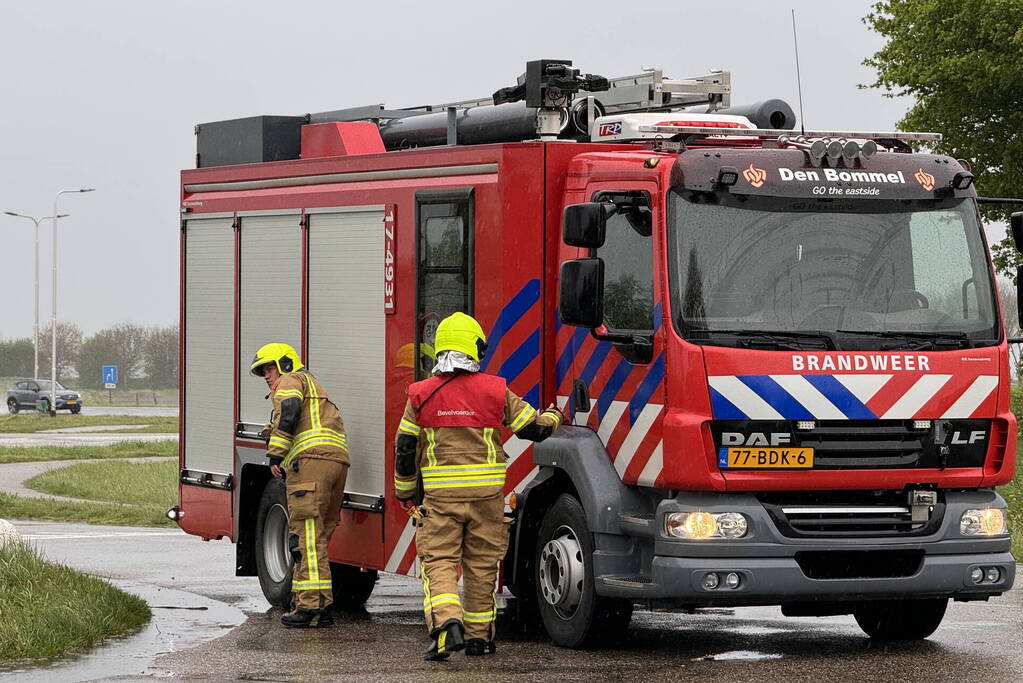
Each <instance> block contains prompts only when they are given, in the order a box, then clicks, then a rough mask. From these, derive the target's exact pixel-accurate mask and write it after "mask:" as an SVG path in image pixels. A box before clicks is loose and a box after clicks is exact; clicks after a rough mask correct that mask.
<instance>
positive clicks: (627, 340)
mask: <svg viewBox="0 0 1023 683" xmlns="http://www.w3.org/2000/svg"><path fill="white" fill-rule="evenodd" d="M590 336H591V337H593V338H594V339H596V340H598V341H606V342H611V343H612V344H632V343H634V342H635V341H636V338H635V337H634V336H632V335H631V334H625V333H623V332H607V326H606V325H601V326H600V327H591V328H590Z"/></svg>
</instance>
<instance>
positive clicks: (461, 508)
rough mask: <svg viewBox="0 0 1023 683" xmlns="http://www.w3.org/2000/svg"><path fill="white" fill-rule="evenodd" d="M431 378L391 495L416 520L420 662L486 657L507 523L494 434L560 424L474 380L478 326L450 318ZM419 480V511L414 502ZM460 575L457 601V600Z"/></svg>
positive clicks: (490, 382)
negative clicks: (422, 621) (461, 655)
mask: <svg viewBox="0 0 1023 683" xmlns="http://www.w3.org/2000/svg"><path fill="white" fill-rule="evenodd" d="M434 346H435V349H436V352H437V365H436V367H435V368H434V369H433V374H434V376H433V377H431V378H429V379H426V380H423V381H422V382H416V383H415V384H412V385H411V386H410V387H409V390H408V395H409V398H408V403H407V404H406V405H405V414H404V416H403V417H402V419H401V423H400V426H399V427H398V433H397V435H396V437H395V466H394V491H395V495H397V497H398V498H399V499H400V500H402V501H405V504H406V506H407V508H408V509H409V514H410V515H412V517H413V518H414V519H415V520H416V526H417V528H416V549H417V551H418V553H419V558H420V575H421V577H422V581H423V593H424V600H423V609H424V612H425V615H426V628H427V630H428V631H429V634H430V637H431V638H432V639H433V643H432V644H431V645H430V647H429V649H428V650H427V651H426V654H425V658H426V659H427V660H440V659H446V658H447V657H448V655H449V654H450V653H451V652H455V651H457V650H461V649H463V648H464V649H465V652H466V654H467V655H473V656H477V655H484V654H491V653H493V652H494V651H495V647H494V619H495V617H496V613H497V605H496V602H495V598H494V584H495V582H496V580H497V570H498V563H499V562H500V561H501V558H502V557H504V553H505V550H506V548H507V546H508V531H507V528H506V527H505V524H504V477H505V468H506V462H505V461H506V459H507V458H506V456H505V454H504V451H503V449H502V440H501V428H502V427H508V428H509V429H511V431H513V432H515V433H516V434H517V435H518V436H519V437H521V438H524V439H529V440H531V441H542V440H544V439H546V438H547V437H548V436H550V434H551V433H552V432H553V431H554V430H555V429H557V428H558V427H559V426H560V425H561V424H562V422H563V421H564V417H563V416H562V414H561V412H560V411H559V410H558V409H557V408H555V407H553V406H552V407H550V408H548V409H547V410H545V411H544V412H543V413H540V414H538V413H537V411H536V410H535V409H533V407H532V406H530V405H529V404H528V403H526V402H525V401H523V400H522V399H521V398H519V397H518V396H516V395H515V394H513V393H512V392H511V391H509V390H508V388H507V386H505V381H504V379H502V378H500V377H496V376H494V375H488V374H484V373H482V372H480V371H479V369H480V359H481V358H482V357H483V353H484V352H485V351H486V348H487V340H486V336H485V335H484V334H483V330H482V328H481V327H480V325H479V323H478V322H476V321H475V320H474V319H473V318H471V317H469V316H468V315H465V314H464V313H454V314H452V315H450V316H448V317H447V318H445V319H444V320H443V321H441V323H440V326H439V327H438V328H437V336H436V341H435V344H434ZM420 477H421V478H422V484H423V493H424V497H423V504H422V505H421V506H417V505H415V503H414V502H412V499H413V498H414V497H415V496H416V494H417V491H418V479H419V478H420ZM459 566H461V568H462V576H463V580H464V599H463V598H462V597H459V595H458V587H457V582H458V568H459Z"/></svg>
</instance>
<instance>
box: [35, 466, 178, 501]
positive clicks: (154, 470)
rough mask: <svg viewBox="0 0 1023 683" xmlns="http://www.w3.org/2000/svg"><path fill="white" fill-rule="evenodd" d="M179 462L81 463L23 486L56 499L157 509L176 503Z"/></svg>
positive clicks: (50, 472) (45, 474) (63, 468)
mask: <svg viewBox="0 0 1023 683" xmlns="http://www.w3.org/2000/svg"><path fill="white" fill-rule="evenodd" d="M177 473H178V462H177V460H161V461H157V462H117V461H114V462H83V463H77V464H74V465H69V466H67V467H61V468H60V469H56V470H50V471H49V472H43V473H42V474H38V475H36V476H34V477H32V478H31V479H29V480H28V481H27V482H25V486H27V487H28V488H30V489H33V490H35V491H41V492H43V493H52V494H53V495H56V496H68V497H70V498H85V499H87V500H96V501H104V502H109V503H121V504H125V505H135V506H146V507H150V506H151V507H156V508H157V509H159V510H160V512H161V514H162V513H163V512H165V511H166V510H167V508H169V507H171V506H172V505H174V504H175V503H176V502H177V500H178V478H177Z"/></svg>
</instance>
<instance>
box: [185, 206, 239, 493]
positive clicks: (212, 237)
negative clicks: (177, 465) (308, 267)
mask: <svg viewBox="0 0 1023 683" xmlns="http://www.w3.org/2000/svg"><path fill="white" fill-rule="evenodd" d="M231 222H232V219H231V218H206V219H194V220H190V221H188V222H187V223H186V226H185V320H184V334H185V367H184V374H185V378H184V380H185V381H184V390H185V414H184V415H183V416H182V417H183V419H184V426H185V429H184V431H185V443H184V452H185V467H186V468H187V469H190V470H198V471H201V472H213V473H216V474H230V473H231V472H232V471H233V466H234V463H233V460H234V455H233V454H234V443H233V434H234V348H233V345H232V343H231V340H232V339H233V338H234V231H233V229H232V228H231Z"/></svg>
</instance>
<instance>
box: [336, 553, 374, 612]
mask: <svg viewBox="0 0 1023 683" xmlns="http://www.w3.org/2000/svg"><path fill="white" fill-rule="evenodd" d="M330 581H331V585H332V586H333V588H332V592H333V594H334V606H335V607H337V608H338V609H342V610H357V609H359V608H361V607H362V606H363V605H365V604H366V601H367V600H369V596H370V594H372V593H373V587H374V586H376V583H377V571H376V570H375V569H362V568H361V567H353V566H352V565H350V564H340V563H338V562H331V563H330Z"/></svg>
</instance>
